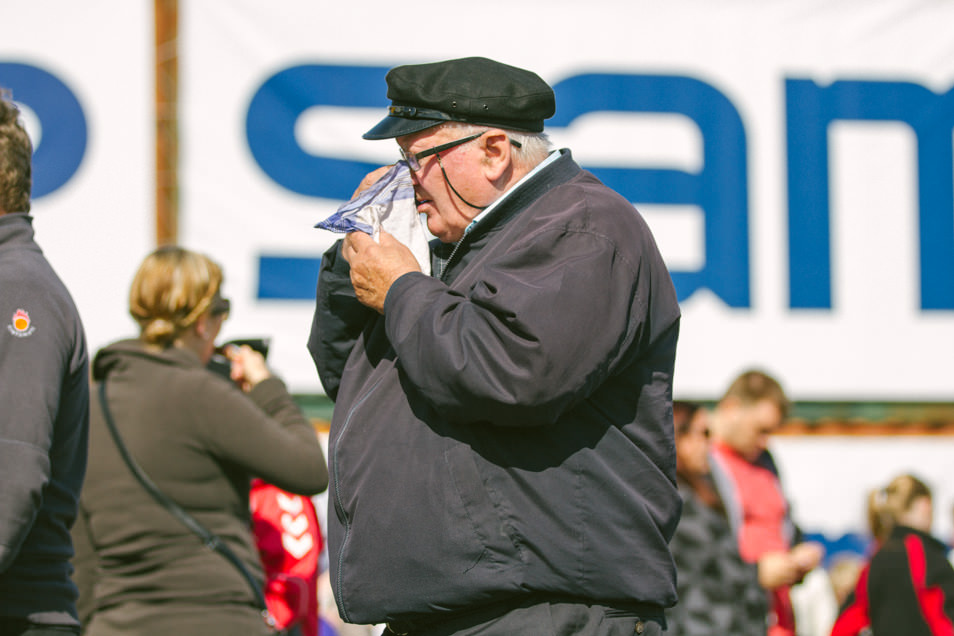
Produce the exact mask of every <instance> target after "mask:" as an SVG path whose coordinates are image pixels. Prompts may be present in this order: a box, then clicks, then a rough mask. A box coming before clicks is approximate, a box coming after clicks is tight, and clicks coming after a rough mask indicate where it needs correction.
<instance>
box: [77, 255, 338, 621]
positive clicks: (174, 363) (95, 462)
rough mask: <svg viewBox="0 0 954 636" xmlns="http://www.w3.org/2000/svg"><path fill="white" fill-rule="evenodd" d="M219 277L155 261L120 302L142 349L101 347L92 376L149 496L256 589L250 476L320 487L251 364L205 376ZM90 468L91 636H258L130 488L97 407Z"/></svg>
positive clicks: (296, 418) (316, 470) (205, 568)
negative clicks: (197, 527)
mask: <svg viewBox="0 0 954 636" xmlns="http://www.w3.org/2000/svg"><path fill="white" fill-rule="evenodd" d="M221 288H222V271H221V269H220V267H219V266H218V265H217V264H216V263H214V262H213V261H211V260H210V259H208V258H207V257H205V256H203V255H200V254H196V253H193V252H190V251H188V250H185V249H182V248H178V247H164V248H160V249H159V250H157V251H155V252H154V253H152V254H150V255H149V256H148V257H147V258H146V259H145V261H144V262H143V263H142V265H141V266H140V268H139V271H138V272H137V273H136V275H135V278H134V280H133V283H132V288H131V290H130V295H129V311H130V313H131V314H132V317H133V318H134V319H135V320H136V322H137V323H138V324H139V329H140V335H139V337H138V338H137V339H132V340H123V341H120V342H116V343H114V344H112V345H109V346H108V347H106V348H104V349H102V350H101V351H99V352H98V354H97V355H96V357H95V359H94V362H93V379H94V381H95V383H96V384H97V387H95V388H96V391H97V392H98V385H99V384H101V383H105V389H106V404H107V405H108V410H109V412H110V413H111V414H112V419H113V420H114V421H115V424H116V428H117V429H118V431H119V433H120V435H121V437H122V439H123V441H124V442H125V446H126V447H127V448H128V451H129V453H130V454H131V455H132V457H133V458H134V460H135V461H136V462H137V463H138V464H139V466H140V467H141V468H142V470H143V472H145V473H146V475H147V476H148V477H149V478H150V479H151V480H152V481H153V482H154V483H155V484H156V486H157V487H158V489H159V490H160V491H162V492H163V493H164V494H165V495H167V496H168V497H169V498H171V499H172V500H173V501H174V502H176V503H177V504H178V505H179V506H181V507H182V508H184V509H185V510H186V511H187V512H188V513H190V514H191V515H192V516H193V517H194V518H195V519H196V520H197V521H199V522H200V523H201V524H202V525H204V526H205V527H206V528H207V529H208V530H210V531H211V532H212V533H214V534H216V535H218V536H219V537H220V538H221V539H222V540H223V541H224V542H225V544H226V545H227V546H228V547H229V548H230V549H231V550H232V551H233V552H234V553H235V554H236V555H237V556H238V557H239V558H240V559H241V561H242V562H244V564H245V566H246V567H247V568H248V569H249V570H250V571H251V572H252V573H253V575H254V576H255V577H256V578H257V579H259V581H261V576H262V571H261V565H260V563H259V558H258V555H257V552H256V549H255V545H254V543H253V539H252V535H251V532H250V528H249V507H248V502H249V498H248V494H249V482H250V479H251V478H252V477H261V478H262V479H264V480H266V481H268V482H269V483H272V484H275V485H276V486H278V487H280V488H282V489H284V490H288V491H291V492H294V493H296V494H302V495H313V494H316V493H318V492H320V491H322V490H323V489H324V488H325V487H326V486H327V481H328V473H327V467H326V464H325V460H324V457H323V455H322V451H321V447H320V445H319V443H318V440H317V438H316V436H315V434H314V431H313V429H312V428H311V426H310V425H309V423H308V422H307V420H306V419H305V417H304V415H303V414H302V413H301V411H300V410H299V409H298V408H297V406H296V405H295V403H294V401H293V399H292V397H291V395H289V393H288V391H287V390H286V389H285V386H284V384H283V383H282V382H281V380H279V379H278V378H276V377H274V376H272V374H271V373H270V371H269V370H268V368H267V367H266V365H265V361H264V359H263V358H262V356H261V355H260V354H258V353H257V352H255V351H253V350H251V349H249V348H247V347H245V348H242V349H241V350H238V351H236V352H234V353H233V354H232V379H233V380H234V381H235V382H228V381H226V380H225V379H223V378H221V377H219V376H218V375H216V374H213V373H211V372H209V371H208V370H207V369H206V368H205V366H206V364H207V362H208V360H209V358H210V356H211V355H212V353H213V350H214V346H215V344H214V343H215V338H216V336H217V335H218V333H219V330H220V328H221V327H222V323H223V321H224V320H225V319H226V318H227V316H228V311H229V302H228V300H226V299H225V298H223V296H222V293H221V292H222V289H221ZM92 403H93V406H92V409H91V432H90V451H89V458H90V459H89V470H88V473H87V476H86V483H85V486H84V488H83V491H82V495H81V499H80V518H79V520H78V522H77V526H76V528H75V530H74V538H75V540H76V543H77V557H76V560H75V564H76V567H77V579H78V582H79V585H80V588H81V592H80V604H79V606H80V614H81V619H83V622H84V626H85V634H87V635H88V636H111V635H117V636H118V635H119V634H122V635H124V636H135V635H151V634H156V635H159V634H162V635H167V634H177V635H184V636H188V635H190V634H195V635H197V636H198V635H200V634H201V635H205V634H256V633H267V630H266V626H265V624H264V622H263V620H262V618H261V616H260V615H259V613H258V611H257V610H256V608H255V603H254V596H253V592H252V590H251V587H250V586H249V585H248V583H247V581H246V580H245V579H244V578H243V577H242V575H241V574H240V572H239V571H238V569H237V568H236V567H234V566H233V565H232V564H230V563H229V562H227V561H226V559H225V558H223V556H222V555H220V554H217V553H216V552H214V551H213V550H211V549H209V548H208V547H206V546H205V545H203V543H202V541H201V540H200V539H199V538H198V536H197V535H196V534H194V533H193V532H192V531H191V530H190V529H189V528H187V527H186V526H185V525H184V524H183V523H182V522H181V521H180V520H179V519H177V518H176V517H175V516H173V515H172V514H171V513H170V512H169V511H168V510H166V509H165V508H163V507H162V506H160V505H159V504H158V503H157V502H156V501H155V500H154V499H153V498H152V497H151V496H150V494H149V493H147V491H146V490H145V489H144V488H143V486H142V485H141V484H140V483H139V482H137V481H136V480H135V478H134V477H133V474H132V472H131V470H130V468H129V467H128V466H127V465H126V464H125V463H124V462H123V460H122V459H121V456H120V454H119V452H118V450H117V446H116V444H115V442H114V441H113V439H112V437H111V436H110V433H109V432H108V430H107V428H106V424H105V421H104V414H103V409H102V405H101V404H100V403H99V401H98V399H94V400H92Z"/></svg>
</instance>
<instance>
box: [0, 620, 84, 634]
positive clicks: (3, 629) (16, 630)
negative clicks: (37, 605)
mask: <svg viewBox="0 0 954 636" xmlns="http://www.w3.org/2000/svg"><path fill="white" fill-rule="evenodd" d="M79 633H80V628H79V627H78V626H75V627H74V626H70V625H37V624H36V623H31V622H29V621H27V620H24V619H22V618H2V617H0V636H78V634H79Z"/></svg>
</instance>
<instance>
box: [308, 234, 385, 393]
mask: <svg viewBox="0 0 954 636" xmlns="http://www.w3.org/2000/svg"><path fill="white" fill-rule="evenodd" d="M376 316H377V314H376V312H374V311H373V310H371V309H368V308H367V307H365V306H364V305H362V304H361V303H360V302H358V299H357V297H356V296H355V293H354V287H353V286H352V285H351V268H350V267H349V266H348V262H347V261H346V260H345V259H344V258H342V256H341V241H337V242H335V244H334V245H332V246H331V247H330V248H329V249H328V250H327V251H326V252H325V254H324V255H323V256H322V257H321V269H320V270H319V272H318V289H317V291H316V295H315V316H314V320H313V322H312V326H311V335H310V336H309V338H308V351H309V352H310V353H311V357H312V360H314V362H315V368H316V369H317V370H318V377H319V378H320V379H321V385H322V386H323V387H324V389H325V393H326V394H327V395H328V397H330V398H331V399H332V400H334V399H335V397H336V396H337V395H338V387H339V386H340V384H341V374H342V371H343V370H344V365H345V363H346V362H347V361H348V355H349V354H350V353H351V349H353V348H354V344H355V342H357V340H358V337H359V336H360V335H361V332H362V330H363V329H364V327H365V326H366V325H367V324H368V322H369V321H371V320H372V319H374V318H375V317H376Z"/></svg>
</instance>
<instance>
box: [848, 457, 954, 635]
mask: <svg viewBox="0 0 954 636" xmlns="http://www.w3.org/2000/svg"><path fill="white" fill-rule="evenodd" d="M933 514H934V511H933V507H932V501H931V490H930V489H929V488H928V487H927V486H926V485H925V484H924V482H922V481H921V480H919V479H917V478H916V477H914V476H912V475H900V476H898V477H896V478H894V479H893V480H892V481H891V483H889V484H888V485H887V486H886V487H884V488H881V489H878V490H875V491H873V492H872V493H871V495H870V496H869V498H868V522H869V524H870V527H871V534H872V536H873V537H874V539H875V542H876V544H877V546H878V549H877V551H876V552H875V554H874V556H873V557H872V558H871V561H870V563H869V564H868V566H867V567H866V568H865V569H864V570H863V571H862V572H861V575H860V576H859V577H858V583H857V585H856V586H855V591H854V592H853V593H852V594H851V595H850V596H849V597H848V600H847V601H846V603H845V605H844V607H843V608H842V610H841V613H840V615H839V616H838V620H837V621H836V622H835V625H834V627H833V628H832V631H831V636H856V635H860V634H865V633H871V634H873V636H884V635H888V634H904V635H905V636H954V622H952V621H954V569H952V567H951V564H950V563H949V562H948V560H947V547H946V546H945V545H944V544H943V543H942V542H941V541H938V540H937V539H936V538H934V537H933V536H931V534H930V532H931V523H932V520H933Z"/></svg>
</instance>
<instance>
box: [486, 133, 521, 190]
mask: <svg viewBox="0 0 954 636" xmlns="http://www.w3.org/2000/svg"><path fill="white" fill-rule="evenodd" d="M481 140H482V144H481V148H482V149H483V152H484V157H483V168H484V176H485V177H486V178H487V180H488V181H491V182H493V183H496V182H498V181H499V180H500V179H501V177H505V176H506V175H508V174H509V173H510V172H511V171H512V169H513V156H512V154H511V153H512V151H513V146H512V145H511V144H510V137H508V136H507V133H505V132H503V131H502V130H497V129H491V130H488V131H487V132H486V133H485V134H484V136H483V137H482V138H481Z"/></svg>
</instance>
